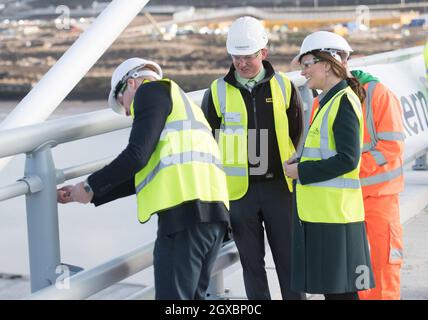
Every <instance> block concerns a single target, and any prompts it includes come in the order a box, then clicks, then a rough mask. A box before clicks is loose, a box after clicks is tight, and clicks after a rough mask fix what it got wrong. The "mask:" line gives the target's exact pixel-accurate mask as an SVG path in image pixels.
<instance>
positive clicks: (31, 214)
mask: <svg viewBox="0 0 428 320" xmlns="http://www.w3.org/2000/svg"><path fill="white" fill-rule="evenodd" d="M55 144H56V143H55V142H47V143H45V144H43V145H41V146H40V147H38V148H37V149H35V150H34V151H32V152H31V153H27V158H26V162H25V177H24V178H23V179H22V180H23V181H25V182H26V183H27V184H28V185H29V190H30V192H28V193H27V195H26V208H27V230H28V249H29V260H30V278H31V292H35V291H38V290H40V289H43V288H45V287H47V286H50V285H52V284H54V283H55V279H56V268H57V267H58V266H59V265H60V264H61V263H60V260H61V258H60V244H59V227H58V206H57V199H56V185H57V184H56V170H55V165H54V162H53V158H52V153H51V148H52V147H53V146H54V145H55Z"/></svg>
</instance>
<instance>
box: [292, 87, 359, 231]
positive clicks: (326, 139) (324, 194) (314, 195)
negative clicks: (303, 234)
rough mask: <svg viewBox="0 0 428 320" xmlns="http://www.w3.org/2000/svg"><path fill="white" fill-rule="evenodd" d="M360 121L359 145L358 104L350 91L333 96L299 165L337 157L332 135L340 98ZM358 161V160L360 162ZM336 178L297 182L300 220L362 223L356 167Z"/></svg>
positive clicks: (320, 114) (312, 130) (317, 119)
mask: <svg viewBox="0 0 428 320" xmlns="http://www.w3.org/2000/svg"><path fill="white" fill-rule="evenodd" d="M345 94H346V95H347V97H348V100H349V101H350V102H351V105H352V107H353V109H354V111H355V113H356V115H357V117H358V119H359V123H360V141H361V147H362V142H363V113H362V109H361V104H360V101H359V100H358V97H357V96H356V95H355V93H354V92H353V91H352V89H351V88H350V87H346V88H345V89H343V90H340V91H339V92H338V93H336V94H335V95H334V96H333V97H332V98H331V99H330V101H328V102H327V103H326V104H325V106H324V107H323V108H321V109H320V110H318V114H317V115H316V117H315V118H314V119H313V121H312V123H311V125H310V127H309V130H308V133H307V135H306V140H305V143H304V146H303V150H302V155H301V159H300V161H301V162H304V161H317V160H324V159H328V158H330V157H333V156H335V155H336V154H337V151H336V143H335V139H334V133H333V124H334V121H335V119H336V116H337V113H338V110H339V107H340V101H341V98H342V97H343V95H345ZM360 161H361V159H360ZM360 161H359V163H358V166H357V168H355V169H354V170H352V171H350V172H348V173H345V174H343V175H341V176H338V177H336V178H333V179H330V180H326V181H321V182H316V183H310V184H306V185H302V184H301V183H300V181H299V180H298V181H297V186H296V200H297V211H298V213H299V218H300V219H301V220H302V221H306V222H315V223H352V222H360V221H364V206H363V198H362V191H361V185H360V180H359V167H360Z"/></svg>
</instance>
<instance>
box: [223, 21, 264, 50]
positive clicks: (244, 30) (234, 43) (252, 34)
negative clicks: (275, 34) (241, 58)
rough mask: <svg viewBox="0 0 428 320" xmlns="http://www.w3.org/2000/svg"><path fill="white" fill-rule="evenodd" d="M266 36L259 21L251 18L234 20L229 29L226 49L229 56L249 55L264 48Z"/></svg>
mask: <svg viewBox="0 0 428 320" xmlns="http://www.w3.org/2000/svg"><path fill="white" fill-rule="evenodd" d="M267 43H268V36H267V33H266V30H265V28H264V27H263V25H262V24H261V22H260V21H259V20H257V19H256V18H253V17H248V16H247V17H241V18H238V19H236V20H235V21H234V22H233V23H232V25H231V26H230V28H229V32H228V34H227V41H226V48H227V52H228V53H229V54H233V55H249V54H253V53H256V52H257V51H259V50H260V49H263V48H264V47H266V45H267Z"/></svg>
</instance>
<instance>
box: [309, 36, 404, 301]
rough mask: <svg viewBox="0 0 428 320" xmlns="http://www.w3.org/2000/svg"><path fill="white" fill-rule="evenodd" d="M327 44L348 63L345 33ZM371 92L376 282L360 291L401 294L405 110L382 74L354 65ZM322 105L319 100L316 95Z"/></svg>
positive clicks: (367, 136)
mask: <svg viewBox="0 0 428 320" xmlns="http://www.w3.org/2000/svg"><path fill="white" fill-rule="evenodd" d="M324 35H325V37H324V41H323V45H324V46H325V47H333V48H335V49H337V50H338V51H339V54H340V56H341V58H342V64H343V65H344V66H345V67H346V68H347V72H348V75H351V74H350V73H349V68H348V65H347V61H348V58H349V55H350V53H351V52H352V49H351V47H350V46H349V44H348V43H347V42H346V40H345V39H344V38H342V37H341V36H339V35H337V34H335V33H330V32H324ZM351 73H352V76H353V77H355V78H357V79H358V80H359V82H360V83H361V84H363V86H364V89H365V90H366V92H367V95H366V98H365V100H364V103H363V113H364V120H365V121H364V147H363V154H362V158H361V168H360V179H361V185H362V190H363V197H364V208H365V221H366V226H367V234H368V239H369V243H370V254H371V262H372V267H373V272H374V275H375V283H376V287H375V288H373V289H371V290H367V291H360V292H359V296H360V298H361V299H378V300H379V299H400V268H401V265H402V262H403V243H402V242H403V239H402V227H401V224H400V214H399V193H400V192H401V191H402V190H403V187H404V181H403V169H402V165H403V151H404V127H403V122H402V119H403V114H402V108H401V105H400V102H399V100H398V99H397V97H396V96H395V95H394V93H393V92H391V90H389V89H388V88H387V87H386V86H385V85H383V84H382V83H380V82H379V79H377V78H375V77H373V76H372V75H370V74H368V73H365V72H363V71H359V70H354V71H352V72H351ZM314 106H315V107H314V110H313V112H315V110H316V109H317V106H318V99H316V100H315V105H314Z"/></svg>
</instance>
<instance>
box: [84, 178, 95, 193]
mask: <svg viewBox="0 0 428 320" xmlns="http://www.w3.org/2000/svg"><path fill="white" fill-rule="evenodd" d="M83 189H84V190H85V192H86V193H91V192H92V193H94V192H93V191H92V188H91V186H90V185H89V183H88V180H85V182H84V183H83Z"/></svg>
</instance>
